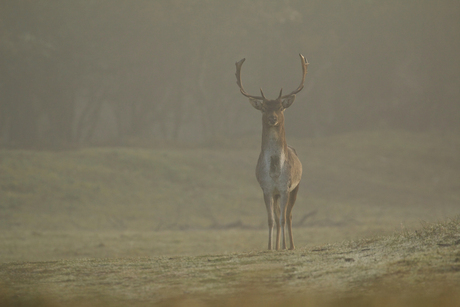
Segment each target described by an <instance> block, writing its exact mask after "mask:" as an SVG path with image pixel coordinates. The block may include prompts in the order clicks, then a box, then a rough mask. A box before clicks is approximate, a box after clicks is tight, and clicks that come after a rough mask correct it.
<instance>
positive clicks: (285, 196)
mask: <svg viewBox="0 0 460 307" xmlns="http://www.w3.org/2000/svg"><path fill="white" fill-rule="evenodd" d="M279 203H280V213H281V214H280V218H279V220H280V224H281V238H282V239H283V245H282V247H281V248H282V249H286V235H285V228H286V227H285V226H286V213H287V210H286V209H287V208H288V203H289V192H285V193H282V194H281V195H280V199H279Z"/></svg>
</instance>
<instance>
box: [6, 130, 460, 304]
mask: <svg viewBox="0 0 460 307" xmlns="http://www.w3.org/2000/svg"><path fill="white" fill-rule="evenodd" d="M227 142H228V143H227ZM236 144H237V146H236V147H235V146H234V145H235V141H234V140H231V141H227V140H221V141H220V145H219V147H218V148H211V147H206V148H198V147H195V148H178V147H172V146H169V147H168V148H147V149H139V148H138V149H133V148H89V149H82V150H79V151H69V152H27V151H14V150H13V151H5V150H3V151H0V193H1V194H0V196H1V199H0V210H1V211H0V229H1V233H0V306H47V307H48V306H126V305H130V306H150V305H159V306H216V305H219V306H235V305H237V306H262V305H263V306H287V305H289V306H455V305H460V298H459V295H458V293H459V291H458V289H460V230H459V219H458V218H453V219H448V220H446V217H453V216H456V215H458V214H460V206H459V203H460V138H459V137H458V136H455V135H450V136H446V135H437V134H423V135H420V134H413V133H401V132H367V133H359V134H348V135H342V136H336V137H331V138H322V139H315V140H293V142H292V145H294V146H295V147H296V149H297V152H298V153H299V156H300V157H301V160H302V162H303V165H304V170H305V174H304V179H303V181H302V186H301V189H300V192H299V197H298V201H297V204H296V207H295V208H294V223H295V224H296V225H297V226H296V227H295V229H294V236H295V238H296V246H297V250H296V251H282V252H267V251H264V249H265V245H266V241H267V238H266V232H267V231H266V226H265V225H266V214H265V208H264V206H263V204H262V196H261V192H260V190H259V187H258V185H257V183H256V181H255V178H254V166H255V163H256V160H257V155H258V144H259V138H254V139H240V140H238V141H237V142H236ZM254 144H256V145H254ZM421 220H425V221H427V222H423V223H422V225H420V221H421ZM439 220H445V221H444V222H436V221H439ZM395 229H397V230H396V232H395ZM356 238H361V239H358V240H357V239H356ZM331 242H337V243H333V244H332V243H331Z"/></svg>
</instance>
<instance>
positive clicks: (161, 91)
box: [0, 0, 460, 147]
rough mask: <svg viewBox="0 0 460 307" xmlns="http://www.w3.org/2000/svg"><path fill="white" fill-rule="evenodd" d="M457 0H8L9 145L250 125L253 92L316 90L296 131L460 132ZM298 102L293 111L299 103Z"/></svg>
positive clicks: (190, 135)
mask: <svg viewBox="0 0 460 307" xmlns="http://www.w3.org/2000/svg"><path fill="white" fill-rule="evenodd" d="M458 16H460V5H459V4H458V1H454V0H441V1H429V0H423V1H396V0H386V1H372V0H333V1H320V0H311V1H303V0H270V1H264V0H235V1H231V2H229V1H223V0H220V1H210V0H171V1H147V0H135V1H126V0H93V1H72V0H61V1H52V0H18V1H2V2H1V3H0V146H2V147H8V146H12V147H16V146H19V147H27V146H32V147H33V146H37V145H40V146H44V147H55V146H57V147H60V146H66V145H77V146H78V145H89V144H101V143H108V144H123V143H126V142H128V141H129V140H132V139H150V140H157V139H164V140H176V141H189V142H198V141H203V140H206V139H212V138H217V137H220V136H233V135H238V134H244V133H252V132H254V131H258V129H260V118H259V117H258V115H257V114H254V113H253V110H252V108H250V106H249V104H248V103H247V100H246V99H245V98H244V97H242V96H241V95H240V93H239V91H238V88H237V86H236V85H235V76H234V72H235V66H234V63H235V62H236V61H238V60H240V59H241V58H243V57H246V58H247V62H246V63H245V67H244V70H243V72H242V78H243V80H244V83H245V88H246V90H248V91H252V92H254V93H257V92H258V88H259V87H262V88H264V92H266V93H267V95H271V96H275V95H276V94H277V93H278V92H279V89H280V87H283V88H284V89H285V91H291V90H292V89H294V88H295V87H296V86H297V85H298V82H299V78H300V76H301V68H300V64H299V63H298V53H302V54H304V55H305V56H306V57H307V58H308V60H309V62H310V65H309V67H308V69H309V71H308V75H307V79H306V88H305V89H304V91H303V92H302V93H301V94H299V97H298V98H297V100H296V102H295V104H296V105H295V106H294V108H292V110H291V109H290V110H288V111H287V115H286V116H287V117H288V120H287V125H288V129H289V133H292V134H295V135H298V136H321V135H329V134H334V133H339V132H343V131H352V130H362V129H375V128H397V129H411V130H418V131H423V130H431V129H441V130H454V131H460V120H459V116H460V103H459V102H460V101H459V98H460V60H459V57H458V54H459V53H460V52H459V51H460V19H459V18H458ZM293 110H295V111H293Z"/></svg>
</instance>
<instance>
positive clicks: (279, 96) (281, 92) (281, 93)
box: [276, 88, 283, 100]
mask: <svg viewBox="0 0 460 307" xmlns="http://www.w3.org/2000/svg"><path fill="white" fill-rule="evenodd" d="M281 95H283V88H281V90H280V94H279V95H278V98H276V100H279V99H280V98H281Z"/></svg>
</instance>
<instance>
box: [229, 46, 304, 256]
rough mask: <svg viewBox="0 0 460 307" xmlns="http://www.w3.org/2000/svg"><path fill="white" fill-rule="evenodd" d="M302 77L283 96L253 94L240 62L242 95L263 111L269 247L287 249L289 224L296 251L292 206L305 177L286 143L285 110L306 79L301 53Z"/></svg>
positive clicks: (261, 173)
mask: <svg viewBox="0 0 460 307" xmlns="http://www.w3.org/2000/svg"><path fill="white" fill-rule="evenodd" d="M299 56H300V61H301V64H302V80H301V82H300V85H299V86H298V87H297V89H295V90H294V91H292V92H290V93H289V94H287V95H283V89H282V88H281V90H280V93H279V95H278V98H276V99H274V100H271V99H267V98H266V97H265V95H264V92H263V91H262V88H261V89H260V94H261V96H254V95H249V94H248V93H247V92H246V91H245V90H244V88H243V84H242V82H241V67H242V66H243V63H244V61H245V60H246V59H242V60H240V61H239V62H236V63H235V65H236V74H235V75H236V84H237V85H238V87H239V88H240V92H241V94H243V96H245V97H247V98H249V102H250V104H251V105H252V106H253V107H254V108H255V109H256V110H259V111H261V112H262V146H261V151H260V154H259V159H258V161H257V166H256V178H257V181H258V182H259V185H260V187H261V188H262V191H263V196H264V202H265V206H266V209H267V214H268V250H272V249H273V247H276V250H279V249H280V235H281V238H282V239H283V240H282V242H283V243H282V248H283V249H286V237H285V226H286V221H287V228H288V233H289V241H290V248H289V249H290V250H294V249H295V246H294V238H293V235H292V208H293V207H294V203H295V201H296V198H297V192H298V191H299V183H300V179H301V177H302V163H300V160H299V158H298V156H297V153H296V151H295V149H294V148H293V147H291V146H289V145H287V142H286V133H285V128H284V110H286V109H287V108H289V107H290V106H291V105H292V103H293V102H294V100H295V98H296V94H297V93H299V92H300V91H301V90H302V89H303V87H304V82H305V76H306V74H307V66H308V64H309V63H308V61H307V60H306V59H305V57H304V56H303V55H301V54H299ZM275 222H276V246H273V240H272V239H273V227H274V224H275Z"/></svg>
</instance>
